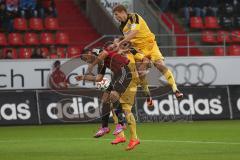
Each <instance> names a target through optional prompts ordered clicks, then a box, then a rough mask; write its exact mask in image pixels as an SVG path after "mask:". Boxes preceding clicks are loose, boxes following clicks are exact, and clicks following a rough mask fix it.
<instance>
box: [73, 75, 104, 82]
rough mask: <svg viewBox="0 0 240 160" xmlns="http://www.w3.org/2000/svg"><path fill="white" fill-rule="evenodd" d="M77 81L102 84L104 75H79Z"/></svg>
mask: <svg viewBox="0 0 240 160" xmlns="http://www.w3.org/2000/svg"><path fill="white" fill-rule="evenodd" d="M75 79H76V80H77V81H82V80H86V81H93V82H100V81H101V80H102V79H103V75H102V74H98V75H97V76H93V75H78V76H76V77H75Z"/></svg>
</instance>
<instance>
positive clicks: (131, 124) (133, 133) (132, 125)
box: [125, 112, 137, 139]
mask: <svg viewBox="0 0 240 160" xmlns="http://www.w3.org/2000/svg"><path fill="white" fill-rule="evenodd" d="M125 115H126V119H127V122H128V126H129V128H130V134H131V139H137V129H136V128H137V127H136V121H135V118H134V116H133V114H132V112H127V113H125Z"/></svg>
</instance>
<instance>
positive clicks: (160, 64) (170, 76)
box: [154, 60, 183, 99]
mask: <svg viewBox="0 0 240 160" xmlns="http://www.w3.org/2000/svg"><path fill="white" fill-rule="evenodd" d="M154 65H155V67H156V68H157V69H158V70H159V71H160V72H161V73H162V74H163V75H164V77H165V79H166V80H167V82H168V84H169V85H170V86H171V87H172V91H173V93H174V94H175V96H176V98H177V99H182V98H183V93H181V92H180V91H179V90H178V88H177V84H176V82H175V79H174V76H173V74H172V71H171V70H170V69H168V68H167V66H166V65H165V63H164V62H163V60H157V61H155V62H154Z"/></svg>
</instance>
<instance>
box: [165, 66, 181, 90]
mask: <svg viewBox="0 0 240 160" xmlns="http://www.w3.org/2000/svg"><path fill="white" fill-rule="evenodd" d="M163 75H164V77H165V78H166V80H167V81H168V84H169V85H170V86H171V87H172V90H173V92H176V91H177V90H178V89H177V85H176V82H175V80H174V76H173V74H172V72H171V70H170V69H167V71H166V72H165V73H164V74H163Z"/></svg>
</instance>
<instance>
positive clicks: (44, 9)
mask: <svg viewBox="0 0 240 160" xmlns="http://www.w3.org/2000/svg"><path fill="white" fill-rule="evenodd" d="M37 9H38V12H39V13H40V17H41V18H45V17H47V16H50V17H57V10H56V6H55V2H54V0H38V1H37Z"/></svg>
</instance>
